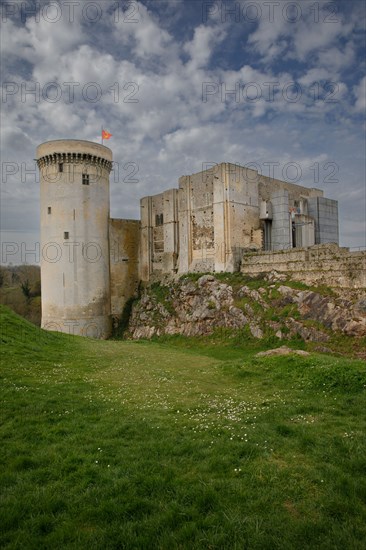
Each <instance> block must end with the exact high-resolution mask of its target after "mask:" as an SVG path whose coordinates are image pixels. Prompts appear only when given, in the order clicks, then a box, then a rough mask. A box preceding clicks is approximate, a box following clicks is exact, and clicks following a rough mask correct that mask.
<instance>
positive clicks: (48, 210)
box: [47, 206, 52, 214]
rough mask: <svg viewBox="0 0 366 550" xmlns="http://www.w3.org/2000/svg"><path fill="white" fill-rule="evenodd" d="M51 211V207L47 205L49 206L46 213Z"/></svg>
mask: <svg viewBox="0 0 366 550" xmlns="http://www.w3.org/2000/svg"><path fill="white" fill-rule="evenodd" d="M51 212H52V208H51V207H50V206H49V207H48V208H47V214H51Z"/></svg>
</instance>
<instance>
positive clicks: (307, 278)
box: [241, 244, 366, 288]
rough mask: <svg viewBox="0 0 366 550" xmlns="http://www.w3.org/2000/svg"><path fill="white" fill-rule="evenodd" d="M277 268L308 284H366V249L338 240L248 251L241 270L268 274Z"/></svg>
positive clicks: (345, 286) (341, 285)
mask: <svg viewBox="0 0 366 550" xmlns="http://www.w3.org/2000/svg"><path fill="white" fill-rule="evenodd" d="M273 271H276V272H278V273H285V274H287V275H288V276H289V277H290V278H291V279H293V280H296V281H302V282H304V283H306V284H308V285H319V284H324V285H327V286H334V287H342V288H366V251H360V252H350V251H349V249H348V248H339V247H338V246H337V245H334V244H323V245H316V246H313V247H311V248H295V249H292V250H287V251H286V250H281V251H276V252H259V253H255V254H246V255H244V257H243V259H242V264H241V272H242V273H244V274H246V275H250V276H256V275H264V274H266V273H270V272H273Z"/></svg>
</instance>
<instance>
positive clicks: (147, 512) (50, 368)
mask: <svg viewBox="0 0 366 550" xmlns="http://www.w3.org/2000/svg"><path fill="white" fill-rule="evenodd" d="M1 323H2V334H1V340H2V346H1V349H2V356H1V359H2V363H1V400H2V406H1V439H2V441H1V453H0V472H1V517H0V532H1V538H0V546H1V547H2V548H7V549H20V548H21V549H27V550H29V549H37V550H38V549H48V548H50V549H51V548H52V549H57V548H73V549H103V550H104V549H123V548H126V549H130V548H131V549H150V548H151V549H159V548H161V549H167V550H171V549H177V548H181V549H186V548H187V549H196V548H202V549H220V550H221V549H252V548H253V549H254V548H255V549H261V550H263V549H271V550H272V549H277V548H278V549H287V548H291V549H292V548H293V549H303V548H314V549H315V548H316V549H328V548H329V549H338V548H339V549H341V548H342V550H344V549H348V548H352V549H358V548H359V549H361V548H362V549H363V548H365V544H366V440H365V427H366V413H365V411H366V367H365V363H363V362H361V361H356V360H351V359H346V358H339V357H332V356H329V355H328V356H327V355H316V354H314V355H311V356H310V357H298V356H288V357H271V358H261V359H259V358H256V357H255V356H254V355H255V352H256V351H259V348H258V349H254V347H253V346H251V347H250V348H249V350H246V348H245V345H244V344H242V346H241V347H240V348H237V347H234V346H233V345H226V346H225V344H224V343H219V344H216V345H214V343H213V342H211V343H207V344H206V345H203V344H202V342H201V343H200V344H199V345H198V344H197V345H196V344H195V343H194V341H192V340H190V341H184V339H182V338H180V339H176V340H174V339H172V340H170V341H168V342H166V343H161V342H160V343H159V342H126V341H107V342H103V341H93V340H87V339H81V338H70V337H68V336H66V335H58V334H51V333H44V332H42V331H40V330H38V329H37V328H36V327H34V326H32V325H31V324H29V323H27V322H25V321H23V320H21V319H20V318H19V317H17V316H16V315H15V314H13V313H11V312H10V310H7V309H6V308H2V309H1Z"/></svg>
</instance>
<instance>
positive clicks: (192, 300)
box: [128, 275, 366, 343]
mask: <svg viewBox="0 0 366 550" xmlns="http://www.w3.org/2000/svg"><path fill="white" fill-rule="evenodd" d="M234 282H235V284H233V285H230V284H227V282H222V281H220V280H218V279H217V278H216V277H215V276H214V275H203V276H201V277H200V278H198V280H196V281H194V280H193V279H192V278H190V277H186V278H183V279H181V280H178V281H174V282H172V281H170V282H167V283H166V284H164V285H159V284H155V285H151V286H150V287H148V288H146V290H145V293H144V294H143V296H142V297H141V298H140V300H138V301H137V302H136V303H135V304H134V306H133V308H132V315H131V318H130V322H129V328H128V336H129V337H131V338H134V339H139V338H151V337H152V336H161V335H164V334H168V335H173V334H181V335H185V336H201V335H210V334H212V333H214V331H216V330H218V329H221V328H222V329H232V330H237V329H243V328H245V327H246V334H248V335H251V336H252V337H253V338H257V339H262V338H264V337H265V336H270V335H272V336H275V337H276V338H278V339H279V340H286V339H291V338H293V337H294V336H299V337H300V338H302V339H303V340H305V341H312V342H319V343H324V342H327V341H329V339H330V335H331V334H332V332H341V333H344V334H347V335H349V336H356V337H360V336H366V298H365V297H364V296H363V297H360V296H357V299H352V296H351V295H350V294H348V295H347V297H346V298H345V297H342V296H341V295H336V294H332V293H331V292H330V293H329V295H326V296H324V295H323V294H321V293H319V292H315V291H312V290H310V289H306V290H299V289H296V288H293V287H291V286H289V285H290V283H288V284H287V285H286V284H284V282H283V281H277V282H273V279H272V280H271V281H267V282H266V281H264V280H263V286H260V287H259V288H251V287H250V283H248V284H247V285H242V286H240V284H238V282H237V280H236V281H234ZM256 286H258V285H256Z"/></svg>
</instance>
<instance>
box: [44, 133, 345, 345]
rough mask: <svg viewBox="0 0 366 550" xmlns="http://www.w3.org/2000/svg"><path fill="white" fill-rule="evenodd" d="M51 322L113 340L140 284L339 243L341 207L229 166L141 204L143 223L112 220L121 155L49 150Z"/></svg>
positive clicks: (60, 147)
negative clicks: (115, 324)
mask: <svg viewBox="0 0 366 550" xmlns="http://www.w3.org/2000/svg"><path fill="white" fill-rule="evenodd" d="M37 163H38V167H39V169H40V174H41V178H40V180H41V247H42V250H43V251H44V252H43V259H42V264H41V276H42V326H43V327H44V328H47V329H49V330H59V331H62V332H67V333H72V334H81V335H85V336H94V337H98V338H106V337H108V336H109V335H110V332H111V319H112V317H116V318H118V317H119V316H120V315H121V314H122V311H123V308H124V306H125V304H126V302H127V301H128V300H129V299H130V298H131V297H133V296H134V295H135V294H136V291H137V288H138V285H139V283H140V281H142V282H148V281H150V280H152V279H159V277H161V276H163V275H167V274H175V273H177V274H184V273H188V272H193V271H196V272H207V271H209V272H218V271H229V272H233V271H237V270H240V269H241V265H242V264H243V258H245V257H246V256H247V255H248V254H252V253H253V252H259V251H267V252H271V251H283V250H293V249H294V248H304V247H311V246H313V245H316V244H323V243H336V244H338V204H337V201H335V200H332V199H328V198H325V197H324V196H323V192H322V191H321V190H319V189H315V188H311V189H309V188H307V187H302V186H300V185H295V184H291V183H286V182H284V181H280V180H276V179H273V178H269V177H266V176H262V175H260V174H259V173H258V172H256V171H255V170H251V169H249V168H246V167H242V166H239V165H236V164H230V163H221V164H219V165H215V166H212V167H211V168H209V169H207V170H204V171H202V172H199V173H196V174H192V175H189V176H182V177H181V178H180V179H179V185H178V188H173V189H169V190H167V191H164V192H162V193H159V194H157V195H154V196H149V197H144V198H142V199H141V204H140V206H141V221H138V220H123V219H112V218H110V208H109V174H110V171H111V169H112V151H111V150H110V149H109V148H107V147H105V146H103V145H99V144H97V143H93V142H89V141H78V140H56V141H49V142H46V143H44V144H42V145H40V146H39V147H38V149H37Z"/></svg>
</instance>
